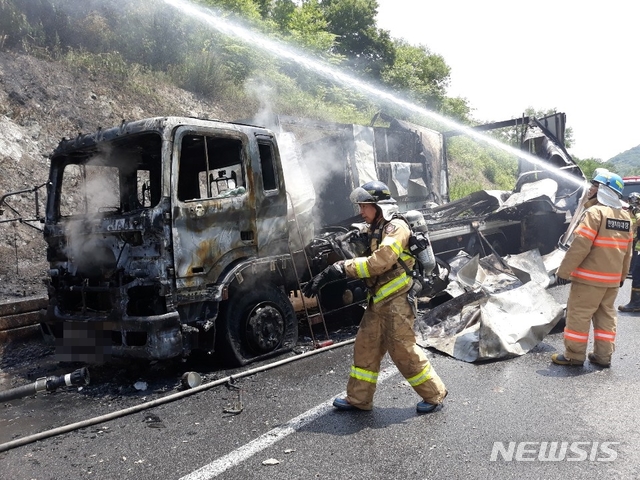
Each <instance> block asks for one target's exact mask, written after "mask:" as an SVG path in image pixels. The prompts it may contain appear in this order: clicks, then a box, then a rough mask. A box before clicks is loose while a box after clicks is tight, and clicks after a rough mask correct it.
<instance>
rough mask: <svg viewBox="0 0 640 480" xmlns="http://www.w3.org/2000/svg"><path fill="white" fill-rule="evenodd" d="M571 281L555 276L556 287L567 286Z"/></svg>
mask: <svg viewBox="0 0 640 480" xmlns="http://www.w3.org/2000/svg"><path fill="white" fill-rule="evenodd" d="M570 283H571V280H567V279H566V278H562V277H558V276H556V285H569V284H570Z"/></svg>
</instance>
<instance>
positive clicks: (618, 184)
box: [591, 170, 624, 198]
mask: <svg viewBox="0 0 640 480" xmlns="http://www.w3.org/2000/svg"><path fill="white" fill-rule="evenodd" d="M591 182H592V183H599V184H601V185H606V186H607V187H609V188H611V189H612V190H613V191H614V192H616V193H617V194H618V196H619V197H620V198H622V190H623V189H624V181H623V180H622V177H621V176H620V175H618V174H615V173H611V172H607V171H606V170H605V171H600V172H599V173H596V175H595V177H593V180H592V181H591Z"/></svg>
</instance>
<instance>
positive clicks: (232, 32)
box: [164, 0, 586, 187]
mask: <svg viewBox="0 0 640 480" xmlns="http://www.w3.org/2000/svg"><path fill="white" fill-rule="evenodd" d="M164 2H165V3H166V4H167V5H170V6H171V7H174V8H176V9H178V10H180V11H181V12H182V13H184V14H186V15H189V16H190V17H192V18H193V19H195V20H198V21H200V22H202V23H204V24H206V25H209V26H210V27H212V28H214V29H215V30H217V31H218V32H220V33H222V34H224V35H227V36H231V37H234V38H237V39H239V40H241V41H244V42H248V43H250V44H251V45H252V46H255V47H258V48H260V49H261V50H263V51H265V52H267V53H270V54H272V55H275V56H278V57H280V58H283V59H286V60H291V61H293V62H296V63H297V64H299V65H301V66H304V67H305V68H307V69H309V70H311V71H313V72H315V73H316V74H318V75H321V76H322V77H324V78H326V79H328V80H330V81H334V82H336V83H339V84H340V85H342V86H343V87H347V88H356V89H357V90H358V91H359V92H360V93H362V92H364V93H365V94H366V95H367V96H368V97H369V98H372V99H376V100H382V101H387V102H390V103H392V104H394V105H396V106H398V107H400V108H402V109H404V110H405V111H407V112H411V113H414V114H417V115H421V116H423V117H426V118H430V119H432V120H435V121H436V122H439V123H441V124H444V125H446V126H447V127H449V128H451V129H454V130H458V131H460V132H462V133H464V134H466V135H467V136H469V137H471V138H473V139H475V140H478V141H481V142H483V143H485V144H487V145H489V146H492V147H495V148H498V149H500V150H503V151H505V152H507V153H509V154H512V155H515V156H516V157H519V158H522V159H524V160H527V161H528V162H530V163H532V164H534V165H536V166H538V167H540V168H543V169H545V170H549V171H554V172H556V173H557V175H558V176H560V177H562V178H564V179H565V180H567V181H569V182H571V183H572V184H574V185H576V186H577V187H581V186H585V185H586V183H585V181H584V180H583V179H579V178H577V177H576V176H575V175H572V174H570V173H567V172H565V171H563V170H562V169H558V168H554V167H552V166H550V165H548V164H547V163H546V162H544V161H543V160H541V159H540V158H538V157H536V156H534V155H531V154H529V153H527V152H523V151H522V150H519V149H517V148H514V147H512V146H510V145H506V144H504V143H502V142H500V141H499V140H496V139H495V138H493V137H490V136H487V135H483V134H482V133H480V132H478V131H477V130H474V129H473V128H471V127H467V126H465V125H462V124H459V123H458V122H456V121H454V120H452V119H450V118H447V117H444V116H442V115H440V114H438V113H435V112H433V111H431V110H428V109H426V108H423V107H419V106H417V105H415V104H414V103H412V102H411V101H409V100H407V99H405V98H401V97H399V96H398V95H395V94H393V93H390V92H388V91H385V90H384V89H382V88H380V87H376V86H374V85H372V84H371V83H368V82H365V81H363V80H360V79H358V78H356V77H353V76H351V75H348V74H346V73H344V72H341V71H339V70H338V69H337V68H336V67H334V66H332V65H329V64H327V63H325V62H323V61H321V60H318V59H314V58H311V57H309V56H308V55H306V54H305V53H303V52H302V51H300V50H297V49H295V48H294V47H292V46H289V45H286V44H284V43H282V42H279V41H275V40H272V39H269V38H267V37H266V36H265V35H262V34H260V33H257V32H255V31H252V30H250V29H248V28H246V27H243V26H241V25H238V24H236V23H233V22H231V21H229V20H228V19H223V18H221V17H219V16H217V15H215V13H214V12H213V11H212V10H210V9H207V8H204V7H200V6H197V5H194V4H192V3H190V2H187V1H185V0H164Z"/></svg>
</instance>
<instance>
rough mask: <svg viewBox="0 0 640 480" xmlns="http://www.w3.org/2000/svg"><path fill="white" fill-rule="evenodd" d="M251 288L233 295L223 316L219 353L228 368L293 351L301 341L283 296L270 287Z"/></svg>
mask: <svg viewBox="0 0 640 480" xmlns="http://www.w3.org/2000/svg"><path fill="white" fill-rule="evenodd" d="M252 287H253V288H240V289H237V290H235V291H234V292H232V295H231V298H229V300H228V301H227V302H225V304H224V306H223V310H222V312H221V313H222V318H221V319H220V320H221V324H220V328H219V330H218V334H217V335H216V336H217V337H218V347H217V349H216V350H217V351H218V354H219V358H220V359H221V360H222V362H223V363H225V364H226V365H229V366H241V365H246V364H247V363H250V362H253V361H256V360H259V359H261V358H264V357H268V356H271V355H274V354H276V353H281V352H285V351H287V350H291V349H292V348H293V347H294V346H295V345H296V342H297V340H298V321H297V318H296V315H295V312H294V311H293V306H292V305H291V302H290V301H289V298H288V297H287V296H286V295H285V294H284V292H283V291H282V290H281V289H280V288H278V287H276V286H275V285H271V284H267V285H254V286H252Z"/></svg>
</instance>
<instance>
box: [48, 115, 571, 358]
mask: <svg viewBox="0 0 640 480" xmlns="http://www.w3.org/2000/svg"><path fill="white" fill-rule="evenodd" d="M528 124H529V125H530V126H531V127H532V128H531V129H529V130H528V132H529V133H528V135H529V137H528V138H527V139H526V140H525V141H524V142H523V144H524V145H528V149H529V151H532V150H533V151H534V152H533V153H535V154H537V155H540V156H541V157H543V158H545V159H547V160H550V161H551V162H552V163H553V162H555V163H556V164H557V166H560V167H561V168H568V169H572V170H574V171H575V174H576V175H578V176H580V177H582V173H581V172H580V170H579V168H577V166H576V165H575V164H574V163H573V162H572V161H571V159H570V157H569V155H568V154H567V153H566V151H565V150H564V147H563V146H562V142H561V141H559V140H557V137H556V136H555V135H554V133H553V132H552V131H551V130H550V129H548V128H547V127H545V126H544V124H542V123H540V122H538V121H537V120H535V119H532V121H530V122H528ZM324 125H325V126H323V127H321V128H316V127H313V128H312V129H309V128H308V127H309V126H308V125H306V126H302V128H306V129H307V131H308V132H309V131H311V130H313V132H315V134H317V133H318V131H319V130H322V129H324V131H322V132H320V133H321V134H320V135H317V136H316V138H315V139H313V140H310V141H298V142H296V141H294V147H293V148H292V152H293V157H295V158H296V159H297V162H298V163H299V164H301V165H302V169H301V170H305V169H306V170H307V171H308V172H307V175H308V176H307V177H305V178H307V179H309V178H310V179H311V180H309V181H308V183H307V182H306V181H296V179H294V181H290V180H291V177H288V178H287V184H286V187H287V188H286V189H285V177H287V171H289V170H291V167H292V165H291V164H290V163H287V162H288V160H287V159H286V158H285V157H287V158H288V157H289V156H291V152H287V155H282V156H281V154H282V152H283V151H284V147H283V146H282V144H283V143H284V142H283V141H282V140H283V139H284V138H285V136H286V135H287V134H289V133H290V132H292V131H293V130H296V128H299V127H301V126H300V125H297V126H295V125H294V122H292V121H291V119H286V118H284V117H282V118H280V119H279V120H278V122H276V124H275V125H274V126H273V127H272V129H271V130H270V129H266V128H262V127H256V126H251V125H247V124H240V123H225V122H219V121H213V120H201V119H194V118H184V117H165V118H151V119H146V120H140V121H134V122H128V123H125V122H123V123H122V124H121V125H120V126H119V127H116V128H111V129H108V130H99V131H97V132H95V133H93V134H90V135H80V136H78V137H77V138H75V139H64V140H63V141H61V142H60V144H59V145H58V147H57V148H56V150H55V151H54V152H53V154H52V156H51V167H50V177H49V182H48V186H47V187H48V197H47V205H46V215H45V226H44V237H45V240H46V242H47V245H48V246H47V258H48V261H49V264H50V271H49V282H48V283H49V284H48V294H49V306H48V308H47V310H46V312H45V313H43V318H42V323H41V326H42V330H43V334H44V336H45V339H46V340H47V341H48V342H50V343H53V344H56V346H57V354H58V355H60V356H61V358H62V359H65V358H67V359H71V360H86V359H90V360H92V361H95V360H97V361H103V360H104V359H107V358H108V356H116V357H130V358H144V359H168V358H173V357H178V356H184V355H187V354H189V353H190V352H191V351H192V350H196V349H197V350H204V351H206V352H214V351H215V352H216V353H217V354H221V355H222V356H223V358H224V360H225V361H226V362H227V363H231V364H236V365H238V364H245V363H247V362H250V361H254V360H257V359H260V358H264V357H266V356H269V355H273V354H276V353H278V352H282V351H285V350H288V349H291V348H292V347H293V346H294V345H295V344H296V341H297V337H298V319H297V317H296V312H295V311H294V308H293V306H292V302H291V300H290V296H291V294H292V292H297V291H299V290H300V286H301V284H302V283H304V282H305V281H308V279H309V278H310V276H311V275H313V274H315V273H318V272H319V271H320V270H321V269H323V268H325V267H326V266H327V265H329V264H331V263H333V262H334V261H335V260H337V259H339V258H345V257H348V256H352V255H354V252H353V250H352V249H351V247H350V246H349V245H345V242H346V239H347V238H348V233H349V232H350V231H351V228H350V224H351V222H353V221H354V220H355V221H360V218H359V217H356V216H355V214H356V213H357V211H356V210H355V209H354V206H353V205H351V204H349V203H348V200H347V198H348V194H349V192H350V191H351V190H352V189H353V188H354V187H356V186H359V185H360V184H362V183H364V182H366V181H368V180H369V179H373V178H375V179H380V180H382V181H384V182H385V183H387V184H388V185H389V186H390V187H391V188H392V193H393V195H394V197H396V198H397V199H398V201H399V204H400V209H401V210H409V209H418V210H420V211H421V212H423V213H424V215H425V217H426V218H427V219H428V222H429V227H430V229H431V231H432V239H433V244H434V251H435V253H436V255H442V256H446V255H448V254H450V253H452V252H454V251H455V250H456V249H464V248H467V249H469V248H473V246H474V245H475V246H476V247H478V246H480V247H481V248H484V247H482V245H484V244H485V243H486V244H487V245H488V246H493V247H495V248H498V247H500V249H501V250H504V251H501V252H500V253H516V252H520V251H523V250H524V249H526V248H528V247H530V244H531V243H532V242H524V241H523V238H524V234H523V233H522V232H523V229H524V228H531V225H533V226H535V225H539V224H540V222H543V223H544V224H545V225H553V228H551V229H548V231H547V232H546V235H545V237H544V238H543V239H541V238H540V235H537V236H536V238H537V240H536V241H537V242H538V245H537V246H538V247H542V248H541V251H542V253H545V252H544V250H550V249H552V248H553V247H554V246H555V244H556V243H557V239H558V238H559V236H560V234H561V233H562V232H561V231H560V230H562V229H563V228H564V227H565V226H566V225H565V222H566V219H567V218H568V216H569V215H570V213H572V212H573V211H574V210H575V207H576V206H577V204H578V200H579V198H580V196H581V192H580V191H578V190H579V189H576V188H575V187H570V186H569V185H568V183H566V182H565V183H566V184H565V183H562V181H559V182H558V188H557V189H556V190H557V195H552V196H548V195H540V196H535V195H534V196H533V197H532V196H531V195H529V196H528V197H527V195H526V192H524V193H523V192H520V191H516V193H515V195H516V196H517V195H518V194H520V195H521V197H522V196H523V198H521V199H520V200H521V201H520V202H518V201H514V202H512V203H509V201H508V199H507V197H509V195H508V194H511V193H513V192H502V193H499V194H496V193H495V192H494V193H493V194H492V193H489V192H484V193H483V192H479V193H478V194H477V195H476V196H475V197H474V196H471V197H467V198H466V199H461V200H458V201H456V202H451V203H449V202H448V200H449V197H448V178H447V165H446V150H445V149H446V142H445V135H443V134H441V133H438V132H435V131H433V130H429V129H425V128H423V127H418V126H415V125H412V124H408V123H405V122H399V121H397V120H393V119H391V122H390V126H389V127H374V126H369V127H362V126H357V125H337V124H332V125H329V124H324ZM563 125H564V124H563ZM294 127H295V128H294ZM562 128H564V127H562ZM273 131H277V132H278V135H279V138H278V140H276V136H275V134H274V133H273ZM527 142H528V143H527ZM318 151H320V152H322V156H323V160H324V161H325V162H326V161H329V163H330V164H332V165H333V167H332V169H331V172H329V173H330V175H329V177H328V178H329V180H328V181H327V179H326V178H325V180H323V181H320V180H319V178H318V177H319V175H315V173H317V169H318V168H321V167H320V166H319V165H320V164H319V163H318V159H317V158H316V157H315V156H314V152H318ZM520 165H521V179H523V181H522V182H519V186H520V187H523V186H524V185H525V184H526V183H528V182H534V183H535V182H538V181H541V180H544V179H545V178H546V179H548V178H549V177H550V174H549V173H548V172H546V171H543V170H541V169H538V168H537V167H535V166H531V165H527V164H526V163H525V162H521V164H520ZM582 178H583V177H582ZM295 187H297V188H298V189H301V190H302V192H303V193H308V192H309V191H314V192H315V195H317V197H318V198H323V199H331V201H330V202H327V203H324V204H320V203H319V202H316V203H315V205H313V207H312V209H310V210H309V211H308V212H306V213H307V214H309V215H310V216H309V217H306V218H304V217H301V216H299V215H297V214H296V200H295V198H294V197H295V195H292V192H291V190H293V189H294V188H295ZM558 199H559V200H558ZM312 200H313V198H312ZM528 200H531V201H533V202H534V203H535V205H534V204H532V202H531V201H528ZM312 203H313V202H312ZM292 213H293V214H292ZM303 213H304V212H303ZM301 215H302V214H301ZM313 219H320V222H319V223H321V224H322V227H323V228H322V229H321V230H318V229H316V231H315V232H312V233H311V235H309V234H308V233H306V234H305V232H304V231H303V230H305V227H308V226H309V225H312V224H313ZM549 219H552V222H551V223H550V222H549ZM319 226H320V225H318V227H319ZM556 229H557V230H558V231H557V232H556ZM483 232H484V233H483ZM474 239H476V240H474ZM474 241H475V242H476V243H475V244H474ZM483 242H484V243H483ZM329 287H331V294H325V295H321V303H322V306H323V307H324V308H325V309H328V310H338V311H339V310H340V309H341V308H345V307H349V305H358V304H362V303H363V301H364V299H365V295H364V292H363V290H362V288H361V284H360V282H358V281H355V282H352V281H349V282H346V281H344V282H342V283H341V284H340V285H337V286H336V285H334V286H331V285H328V286H327V287H326V288H327V289H329ZM305 314H308V311H307V308H306V307H305ZM307 319H308V316H307ZM310 325H311V323H310ZM96 352H97V354H96ZM85 354H86V355H85ZM96 355H97V358H96ZM101 357H102V358H101Z"/></svg>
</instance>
